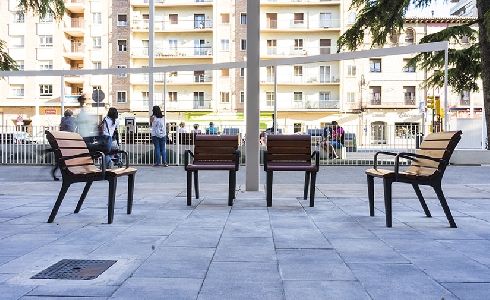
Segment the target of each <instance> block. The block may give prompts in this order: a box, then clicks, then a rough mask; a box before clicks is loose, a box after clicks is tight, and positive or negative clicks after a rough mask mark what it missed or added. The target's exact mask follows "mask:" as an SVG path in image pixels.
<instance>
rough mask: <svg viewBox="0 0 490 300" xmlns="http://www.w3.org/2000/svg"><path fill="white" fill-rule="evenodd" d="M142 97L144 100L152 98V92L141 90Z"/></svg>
mask: <svg viewBox="0 0 490 300" xmlns="http://www.w3.org/2000/svg"><path fill="white" fill-rule="evenodd" d="M141 99H143V101H148V100H150V92H148V91H144V92H141Z"/></svg>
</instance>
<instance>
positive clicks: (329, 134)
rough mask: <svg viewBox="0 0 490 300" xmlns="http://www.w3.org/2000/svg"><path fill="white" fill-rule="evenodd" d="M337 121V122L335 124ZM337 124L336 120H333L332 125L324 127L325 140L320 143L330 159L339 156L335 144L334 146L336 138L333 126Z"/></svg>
mask: <svg viewBox="0 0 490 300" xmlns="http://www.w3.org/2000/svg"><path fill="white" fill-rule="evenodd" d="M334 123H335V124H334ZM336 124H337V122H336V121H333V122H332V124H331V125H327V126H325V128H324V129H323V142H321V143H320V146H321V147H322V149H323V150H325V151H326V152H327V154H328V158H330V159H336V158H338V157H339V156H338V155H337V152H336V151H335V148H336V147H335V146H334V143H333V142H334V140H333V134H334V129H333V128H332V127H333V126H335V125H336Z"/></svg>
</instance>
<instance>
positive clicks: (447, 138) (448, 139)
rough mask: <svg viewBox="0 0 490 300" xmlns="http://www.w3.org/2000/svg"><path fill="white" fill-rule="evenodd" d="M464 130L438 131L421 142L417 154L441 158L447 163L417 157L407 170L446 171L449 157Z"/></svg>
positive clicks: (424, 171) (426, 172) (427, 172)
mask: <svg viewBox="0 0 490 300" xmlns="http://www.w3.org/2000/svg"><path fill="white" fill-rule="evenodd" d="M461 134H462V131H461V130H459V131H444V132H436V133H431V134H429V135H427V136H426V137H425V138H424V141H423V142H422V143H421V144H420V149H419V150H417V152H416V153H417V154H421V155H425V156H430V157H432V158H439V159H443V160H444V161H446V163H441V162H436V161H433V160H429V159H416V160H413V161H412V164H411V166H410V167H408V168H407V172H416V173H420V172H421V170H423V173H424V174H427V175H428V174H429V173H432V174H433V173H435V172H444V170H445V169H446V166H447V164H449V159H450V158H451V155H452V154H453V152H454V149H455V148H456V146H457V145H458V143H459V141H460V140H461Z"/></svg>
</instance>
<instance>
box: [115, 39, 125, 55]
mask: <svg viewBox="0 0 490 300" xmlns="http://www.w3.org/2000/svg"><path fill="white" fill-rule="evenodd" d="M126 43H127V41H126V40H117V51H119V52H126V51H127V46H126Z"/></svg>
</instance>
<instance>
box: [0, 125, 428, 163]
mask: <svg viewBox="0 0 490 300" xmlns="http://www.w3.org/2000/svg"><path fill="white" fill-rule="evenodd" d="M191 127H192V126H189V127H188V128H185V131H186V132H187V133H185V134H177V133H176V130H177V128H168V136H167V138H168V141H167V145H166V154H167V162H168V163H169V164H170V165H183V163H184V153H185V150H186V149H190V150H192V149H193V141H194V135H193V134H191V133H190V132H191V130H192V129H191ZM217 127H218V131H219V133H220V134H236V135H237V143H239V146H240V149H241V153H242V158H241V164H243V165H245V164H246V157H245V154H246V146H247V138H246V131H245V125H244V124H237V125H235V126H226V127H225V126H219V125H218V126H217ZM343 128H344V130H345V145H344V146H345V147H343V148H342V149H336V151H337V155H338V156H339V158H337V159H333V158H329V156H328V153H327V152H326V151H324V150H323V149H322V147H321V143H322V141H323V137H322V133H323V129H322V128H280V127H279V128H278V131H279V132H281V133H283V134H310V135H311V143H312V149H313V150H319V151H320V159H321V161H320V163H321V164H322V165H370V164H372V159H373V156H374V153H375V152H376V151H396V152H401V151H403V152H414V151H415V149H416V147H417V145H418V144H419V143H420V142H421V140H422V136H421V134H420V132H421V130H420V128H419V126H418V125H413V126H395V127H392V126H386V125H379V124H377V125H371V126H370V128H365V127H363V126H343ZM57 129H58V128H57V127H33V126H15V127H14V126H12V127H1V128H0V163H1V164H31V165H50V164H53V163H54V161H53V153H52V152H49V151H47V150H48V149H50V147H49V144H48V142H47V140H46V138H45V135H44V131H45V130H57ZM201 130H202V133H201V134H206V128H201ZM150 131H151V130H150V128H149V126H147V125H145V126H142V125H138V126H136V127H135V129H134V130H133V131H131V132H129V131H127V129H126V128H125V127H124V126H121V127H120V129H119V132H120V136H119V142H120V147H121V149H122V150H125V151H127V152H128V154H129V160H130V161H129V163H130V164H131V165H152V164H154V161H155V158H154V151H153V149H154V148H153V144H152V142H151V136H150ZM268 134H270V133H268V132H266V131H265V130H264V131H263V133H262V134H261V135H260V141H259V143H260V152H261V153H260V156H262V151H263V150H264V149H266V147H267V135H268ZM380 158H381V159H382V161H381V163H386V164H390V163H392V162H393V157H380ZM260 161H261V163H262V158H260Z"/></svg>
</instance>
